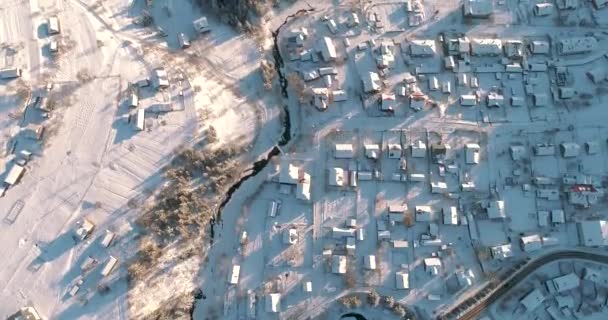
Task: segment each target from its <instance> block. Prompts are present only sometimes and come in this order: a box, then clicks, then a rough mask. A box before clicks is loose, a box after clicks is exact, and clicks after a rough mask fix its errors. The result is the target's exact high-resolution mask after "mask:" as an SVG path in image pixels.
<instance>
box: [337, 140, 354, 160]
mask: <svg viewBox="0 0 608 320" xmlns="http://www.w3.org/2000/svg"><path fill="white" fill-rule="evenodd" d="M334 156H335V157H336V158H338V159H350V158H352V157H353V156H354V151H353V145H352V144H350V143H337V144H336V145H335V146H334Z"/></svg>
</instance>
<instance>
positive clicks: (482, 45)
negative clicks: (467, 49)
mask: <svg viewBox="0 0 608 320" xmlns="http://www.w3.org/2000/svg"><path fill="white" fill-rule="evenodd" d="M501 54H502V42H501V41H500V39H475V38H474V39H471V55H474V56H499V55H501Z"/></svg>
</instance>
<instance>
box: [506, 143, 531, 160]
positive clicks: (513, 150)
mask: <svg viewBox="0 0 608 320" xmlns="http://www.w3.org/2000/svg"><path fill="white" fill-rule="evenodd" d="M509 153H510V154H511V159H513V160H514V161H518V160H521V159H523V158H525V157H526V155H527V154H528V152H527V151H526V147H524V146H522V145H512V146H510V147H509Z"/></svg>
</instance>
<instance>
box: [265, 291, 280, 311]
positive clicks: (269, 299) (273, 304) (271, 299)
mask: <svg viewBox="0 0 608 320" xmlns="http://www.w3.org/2000/svg"><path fill="white" fill-rule="evenodd" d="M280 303H281V294H280V293H271V294H269V295H267V296H266V312H271V313H276V312H279V309H280Z"/></svg>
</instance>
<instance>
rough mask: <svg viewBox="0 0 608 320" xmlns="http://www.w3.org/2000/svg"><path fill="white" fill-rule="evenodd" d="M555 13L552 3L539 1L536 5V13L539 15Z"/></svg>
mask: <svg viewBox="0 0 608 320" xmlns="http://www.w3.org/2000/svg"><path fill="white" fill-rule="evenodd" d="M551 13H553V4H552V3H537V4H536V5H535V6H534V15H536V16H538V17H543V16H548V15H550V14H551Z"/></svg>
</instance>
